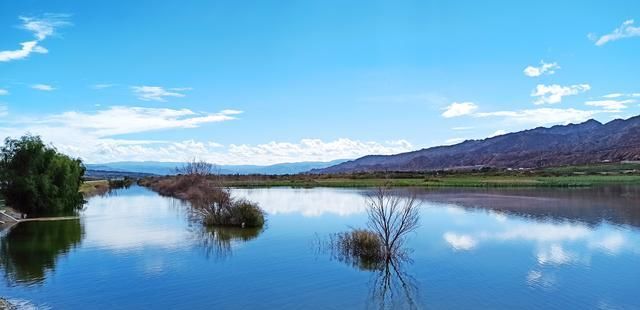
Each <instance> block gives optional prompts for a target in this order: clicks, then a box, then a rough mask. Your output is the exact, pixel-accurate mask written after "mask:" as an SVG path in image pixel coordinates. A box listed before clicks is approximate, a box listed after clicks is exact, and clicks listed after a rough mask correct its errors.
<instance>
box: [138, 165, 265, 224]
mask: <svg viewBox="0 0 640 310" xmlns="http://www.w3.org/2000/svg"><path fill="white" fill-rule="evenodd" d="M139 184H140V185H142V186H146V187H149V188H151V189H152V190H154V191H156V192H157V193H159V194H161V195H164V196H169V197H175V198H178V199H181V200H185V201H188V202H189V203H190V204H191V206H192V208H193V213H194V214H195V215H196V216H197V217H198V218H199V219H200V220H201V221H202V222H203V223H204V224H205V225H207V226H238V227H261V226H262V225H264V221H265V220H264V212H263V211H262V209H261V208H260V207H259V206H258V205H257V204H256V203H253V202H250V201H248V200H244V199H233V198H232V197H231V193H230V192H229V190H228V189H226V188H223V187H222V186H220V185H219V184H218V182H216V180H215V179H213V178H212V177H211V176H206V175H197V174H189V175H177V176H170V177H157V178H147V179H143V180H141V181H140V182H139Z"/></svg>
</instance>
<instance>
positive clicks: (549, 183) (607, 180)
mask: <svg viewBox="0 0 640 310" xmlns="http://www.w3.org/2000/svg"><path fill="white" fill-rule="evenodd" d="M224 184H225V186H229V187H272V186H292V187H376V186H381V185H388V186H395V187H401V186H418V187H580V186H594V185H607V184H639V185H640V176H570V177H569V176H568V177H518V176H513V177H505V176H455V177H429V178H365V179H360V178H359V179H353V178H345V177H332V178H309V179H304V180H300V179H277V180H269V179H262V180H256V179H236V180H227V181H225V182H224Z"/></svg>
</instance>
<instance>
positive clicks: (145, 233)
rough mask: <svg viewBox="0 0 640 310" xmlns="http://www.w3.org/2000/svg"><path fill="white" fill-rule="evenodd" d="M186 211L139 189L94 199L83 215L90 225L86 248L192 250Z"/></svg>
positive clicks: (171, 202) (90, 201) (173, 201)
mask: <svg viewBox="0 0 640 310" xmlns="http://www.w3.org/2000/svg"><path fill="white" fill-rule="evenodd" d="M184 210H186V208H184V207H182V206H181V205H180V204H179V203H176V201H175V200H174V199H170V198H165V197H160V196H158V195H156V194H155V193H152V192H150V191H149V190H147V189H145V188H140V187H137V186H133V187H131V188H130V189H126V190H116V191H112V192H111V193H110V194H108V195H106V196H96V197H92V198H91V199H90V200H89V202H88V203H87V205H86V210H85V211H84V212H83V214H82V216H83V217H84V218H86V219H87V221H88V222H90V225H87V228H86V230H87V237H86V240H85V244H86V245H87V246H90V247H98V248H107V249H110V250H114V251H131V250H139V249H143V248H145V247H160V248H165V249H175V248H179V247H185V246H189V245H190V244H188V243H186V242H185V240H188V236H189V234H188V232H187V231H186V230H185V229H184V227H185V226H186V223H187V222H188V219H187V214H186V212H185V211H184Z"/></svg>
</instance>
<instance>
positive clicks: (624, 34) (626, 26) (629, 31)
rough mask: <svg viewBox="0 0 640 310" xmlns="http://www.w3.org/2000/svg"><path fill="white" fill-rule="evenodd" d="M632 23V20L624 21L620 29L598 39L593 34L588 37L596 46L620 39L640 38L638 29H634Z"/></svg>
mask: <svg viewBox="0 0 640 310" xmlns="http://www.w3.org/2000/svg"><path fill="white" fill-rule="evenodd" d="M633 23H634V21H633V19H629V20H626V21H624V22H623V23H622V25H620V27H618V28H616V29H614V30H613V31H612V32H611V33H608V34H605V35H602V36H599V37H598V36H597V35H595V34H589V36H588V37H589V39H591V40H593V41H595V44H596V45H597V46H602V45H605V44H607V43H609V42H613V41H617V40H620V39H624V38H631V37H637V36H640V27H634V26H633Z"/></svg>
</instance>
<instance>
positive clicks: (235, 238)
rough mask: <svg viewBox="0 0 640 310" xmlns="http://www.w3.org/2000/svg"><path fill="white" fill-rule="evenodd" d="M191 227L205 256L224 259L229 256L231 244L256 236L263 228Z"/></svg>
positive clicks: (231, 250)
mask: <svg viewBox="0 0 640 310" xmlns="http://www.w3.org/2000/svg"><path fill="white" fill-rule="evenodd" d="M195 227H196V228H194V229H193V233H194V236H195V238H196V241H197V242H198V243H199V244H200V246H201V247H202V249H204V252H205V255H206V257H207V258H214V259H225V258H227V257H229V256H231V254H232V252H233V244H234V243H236V242H247V241H250V240H253V239H255V238H257V237H258V236H259V235H260V234H261V233H262V231H263V230H264V229H263V228H239V227H226V226H211V227H207V226H199V225H196V226H195Z"/></svg>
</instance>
